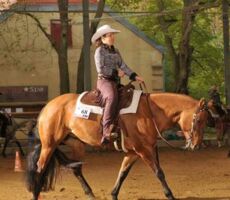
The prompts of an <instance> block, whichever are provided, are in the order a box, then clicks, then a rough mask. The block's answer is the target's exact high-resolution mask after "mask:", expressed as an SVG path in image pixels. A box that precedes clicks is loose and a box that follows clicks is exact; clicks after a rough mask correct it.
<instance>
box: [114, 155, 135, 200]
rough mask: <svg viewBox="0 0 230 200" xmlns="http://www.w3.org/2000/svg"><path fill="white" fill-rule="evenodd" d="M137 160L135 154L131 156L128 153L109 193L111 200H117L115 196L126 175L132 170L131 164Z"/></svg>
mask: <svg viewBox="0 0 230 200" xmlns="http://www.w3.org/2000/svg"><path fill="white" fill-rule="evenodd" d="M137 159H138V156H137V155H136V154H133V153H132V154H131V153H128V154H127V155H126V156H125V157H124V159H123V161H122V164H121V167H120V171H119V174H118V177H117V180H116V183H115V185H114V187H113V190H112V192H111V195H112V199H113V200H117V196H118V194H119V191H120V188H121V185H122V183H123V182H124V180H125V178H126V177H127V176H128V173H129V171H130V169H131V168H132V166H133V164H134V163H135V161H136V160H137Z"/></svg>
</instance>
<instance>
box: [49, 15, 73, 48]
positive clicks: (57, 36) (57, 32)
mask: <svg viewBox="0 0 230 200" xmlns="http://www.w3.org/2000/svg"><path fill="white" fill-rule="evenodd" d="M50 29H51V30H50V32H51V37H52V38H53V39H54V41H55V44H56V46H58V47H59V46H60V41H61V21H60V20H59V19H51V20H50ZM67 43H68V47H72V46H73V41H72V25H71V23H70V20H69V25H68V30H67Z"/></svg>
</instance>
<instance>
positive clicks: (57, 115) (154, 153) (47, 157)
mask: <svg viewBox="0 0 230 200" xmlns="http://www.w3.org/2000/svg"><path fill="white" fill-rule="evenodd" d="M132 92H133V89H130V88H129V89H126V87H124V89H123V94H127V95H128V96H132V95H131V94H132ZM129 94H130V95H129ZM78 98H79V95H78V94H64V95H61V96H58V97H56V98H54V99H53V100H51V101H50V102H49V103H48V104H47V105H46V106H45V107H44V108H43V110H42V111H41V113H40V115H39V118H38V124H37V127H38V132H39V136H40V141H41V144H39V145H37V146H36V147H35V149H34V151H33V152H31V154H30V155H29V156H28V162H27V188H28V190H29V191H31V192H32V194H33V200H38V197H39V194H40V192H41V191H48V190H49V189H53V186H54V183H55V178H56V172H57V170H56V167H57V166H56V164H57V163H59V164H61V165H64V166H67V167H70V168H72V169H73V173H74V175H75V176H76V177H77V178H78V180H79V181H80V183H81V185H82V188H83V190H84V191H85V194H86V195H87V197H88V198H89V199H90V200H94V199H95V196H94V194H93V192H92V189H91V187H90V186H89V184H88V183H87V181H86V180H85V178H84V176H83V174H82V162H81V158H80V157H81V156H83V155H82V154H83V152H84V144H85V143H86V144H89V145H91V146H100V140H101V137H102V134H101V123H100V122H101V115H98V114H90V117H89V119H83V118H79V117H76V116H75V115H74V110H75V104H76V101H77V100H78ZM121 101H123V100H122V99H121ZM128 102H129V101H126V103H124V104H123V107H126V106H127V104H128ZM209 109H213V107H212V103H210V102H208V103H207V102H206V101H205V100H204V99H201V100H200V101H198V100H195V99H193V98H192V97H189V96H186V95H181V94H172V93H161V94H145V93H143V94H142V95H141V97H140V101H139V104H138V108H137V111H136V113H131V114H123V115H120V117H119V126H120V127H121V129H122V131H123V135H124V145H125V148H126V149H127V152H126V154H125V156H124V159H123V162H122V164H121V168H120V171H119V174H118V177H117V181H116V183H115V186H114V188H113V190H112V193H111V195H112V199H113V200H118V193H119V190H120V188H121V185H122V183H123V181H124V180H125V178H126V177H127V175H128V172H129V171H130V169H131V167H132V166H133V164H134V163H135V161H136V160H137V159H138V158H141V159H142V160H143V161H144V162H145V163H146V164H147V165H148V166H149V167H150V168H151V169H152V170H153V172H154V173H155V175H156V176H157V178H158V179H159V180H160V182H161V184H162V187H163V191H164V194H165V196H166V197H167V199H169V200H174V199H175V198H174V196H173V193H172V192H171V189H170V188H169V186H168V184H167V182H166V179H165V175H164V172H163V170H162V169H161V167H160V163H159V156H158V149H157V137H158V132H161V131H163V130H165V129H168V128H170V127H172V126H173V125H174V124H176V123H178V124H179V125H180V127H181V129H182V130H183V132H184V133H186V135H187V138H188V139H189V140H190V142H189V143H188V145H187V148H191V149H194V148H195V147H196V146H197V145H199V144H200V143H201V141H202V137H203V129H204V127H205V124H206V120H207V115H208V110H209ZM70 133H71V134H73V135H75V136H76V137H77V138H78V139H72V137H68V135H69V134H70ZM62 142H63V143H66V144H67V145H69V146H70V147H71V148H72V151H73V152H74V153H73V155H74V157H73V158H71V159H70V158H68V157H67V156H65V154H64V153H63V152H61V150H60V149H59V148H58V145H59V144H60V143H62ZM55 160H56V161H55Z"/></svg>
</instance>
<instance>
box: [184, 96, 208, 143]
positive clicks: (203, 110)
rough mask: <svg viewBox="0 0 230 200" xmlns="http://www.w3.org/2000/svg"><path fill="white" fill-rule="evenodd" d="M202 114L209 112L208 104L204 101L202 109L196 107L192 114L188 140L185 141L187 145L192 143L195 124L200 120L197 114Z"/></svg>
mask: <svg viewBox="0 0 230 200" xmlns="http://www.w3.org/2000/svg"><path fill="white" fill-rule="evenodd" d="M203 112H209V108H208V103H207V101H206V100H204V105H203V106H202V107H200V106H198V108H197V109H196V111H195V113H194V114H193V118H192V125H191V129H190V131H189V138H188V139H187V143H188V144H190V143H191V142H192V138H193V137H194V132H195V129H196V127H197V123H198V122H199V120H200V117H199V114H200V113H203Z"/></svg>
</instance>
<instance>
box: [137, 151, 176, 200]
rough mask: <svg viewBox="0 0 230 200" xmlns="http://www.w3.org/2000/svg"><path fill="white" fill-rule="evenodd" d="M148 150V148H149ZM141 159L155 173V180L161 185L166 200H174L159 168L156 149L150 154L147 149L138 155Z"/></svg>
mask: <svg viewBox="0 0 230 200" xmlns="http://www.w3.org/2000/svg"><path fill="white" fill-rule="evenodd" d="M149 149H150V148H149ZM138 154H139V155H140V156H141V158H142V159H143V160H144V161H145V162H146V163H147V164H148V165H149V166H150V167H151V168H152V170H153V171H154V172H155V174H156V176H157V178H158V179H159V180H160V182H161V185H162V186H163V189H164V194H165V196H166V197H167V198H168V200H175V198H174V196H173V194H172V192H171V190H170V188H169V186H168V184H167V182H166V180H165V175H164V172H163V170H162V169H161V167H160V164H159V155H158V149H157V147H155V148H154V149H153V150H152V152H149V151H148V150H147V149H146V150H144V151H142V152H140V153H138Z"/></svg>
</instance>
